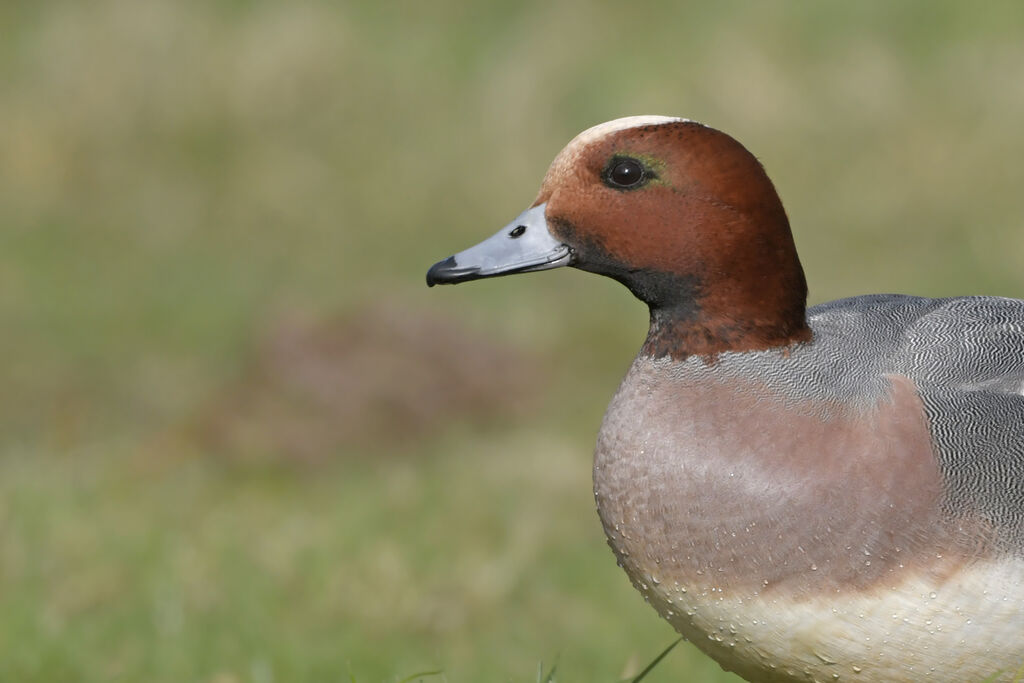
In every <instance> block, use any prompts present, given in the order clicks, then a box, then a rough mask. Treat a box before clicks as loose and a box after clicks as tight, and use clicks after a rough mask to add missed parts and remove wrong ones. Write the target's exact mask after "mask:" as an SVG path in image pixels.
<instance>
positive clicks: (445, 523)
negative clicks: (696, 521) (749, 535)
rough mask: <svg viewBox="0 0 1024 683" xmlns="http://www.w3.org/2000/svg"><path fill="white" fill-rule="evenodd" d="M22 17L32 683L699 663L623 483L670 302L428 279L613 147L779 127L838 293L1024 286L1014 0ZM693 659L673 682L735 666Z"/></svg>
mask: <svg viewBox="0 0 1024 683" xmlns="http://www.w3.org/2000/svg"><path fill="white" fill-rule="evenodd" d="M0 26H2V27H3V40H2V41H0V122H2V126H0V321H2V325H3V334H2V335H0V356H2V358H3V359H4V362H3V363H0V381H2V386H3V388H4V391H3V392H2V393H0V421H2V422H0V427H2V431H0V434H2V436H0V451H2V452H0V679H2V680H18V681H54V680H81V681H107V680H126V681H129V680H131V681H135V680H146V681H210V682H216V683H229V682H232V681H253V682H254V683H265V682H268V681H300V680H309V681H314V680H315V681H327V680H346V681H347V680H349V679H350V676H354V677H355V678H356V680H358V681H360V683H362V682H363V681H376V680H381V681H393V680H397V679H399V678H401V677H403V676H405V675H408V674H410V673H413V672H415V671H421V670H425V669H431V668H441V669H443V670H444V671H445V676H446V678H447V680H450V681H453V682H454V681H532V680H534V679H535V675H536V674H535V672H536V668H537V663H538V661H541V660H543V661H545V662H550V661H552V660H553V659H554V658H555V657H556V656H558V657H559V678H560V679H562V680H579V681H584V680H586V681H614V680H617V679H618V678H619V677H620V676H622V675H627V674H629V673H631V672H632V673H636V672H637V671H638V670H639V669H640V668H642V666H643V665H644V664H645V663H646V661H649V660H650V659H651V658H653V657H654V655H655V654H657V652H659V651H660V650H661V649H662V648H663V647H664V646H665V645H667V644H668V643H669V642H670V641H671V640H672V638H673V634H672V632H671V629H670V628H669V627H668V626H667V625H665V624H663V623H662V622H661V621H660V620H659V619H658V618H657V617H656V615H655V614H654V612H653V611H652V610H650V609H649V608H648V607H646V606H645V605H644V604H643V602H642V600H640V599H639V597H638V596H637V595H635V594H634V592H633V590H632V588H631V587H630V586H629V584H628V581H627V580H626V578H625V576H624V574H622V573H621V572H620V570H618V569H617V568H616V567H615V563H614V561H613V558H612V555H611V553H610V552H609V551H608V549H607V548H606V547H605V544H604V540H603V537H602V534H601V531H600V527H599V524H598V521H597V518H596V515H595V514H594V511H593V501H592V498H591V490H590V480H589V479H590V464H589V460H590V452H591V447H592V444H593V440H594V436H595V433H596V430H597V427H598V424H599V420H600V417H601V415H602V413H603V410H604V406H605V404H606V402H607V400H608V399H609V397H610V396H611V394H612V392H613V390H614V388H615V386H616V383H617V382H618V380H619V378H620V377H621V375H622V373H623V372H624V371H625V368H626V367H627V365H628V363H629V361H630V359H631V358H632V355H633V353H634V352H635V351H636V349H637V348H638V347H639V344H640V341H641V340H642V338H643V334H644V332H645V327H644V326H645V323H646V312H645V311H644V310H643V308H642V306H641V305H639V304H638V303H636V302H634V301H633V300H632V299H631V297H630V296H629V294H628V293H627V292H626V291H625V290H624V289H622V288H621V287H619V286H618V285H616V284H615V283H612V282H610V281H604V280H603V279H600V278H594V277H592V276H589V275H585V274H581V273H578V272H572V271H569V270H565V271H557V272H552V273H546V274H541V275H534V276H531V277H523V278H514V279H505V280H499V281H486V282H480V283H474V284H472V285H468V286H465V287H459V288H454V289H447V288H446V289H443V290H430V291H428V290H427V289H426V287H425V286H424V284H423V275H424V272H425V270H426V268H427V267H428V266H429V265H430V264H431V263H433V262H434V261H436V260H438V259H441V258H443V257H445V256H447V255H449V254H450V253H452V252H454V251H457V250H459V249H461V248H464V247H465V246H468V245H469V244H471V243H474V242H476V241H478V240H479V239H480V238H482V237H484V236H487V235H490V234H491V233H492V232H493V231H494V230H495V229H497V227H499V226H500V225H503V224H504V223H505V222H506V221H507V220H509V219H510V218H511V217H513V216H515V215H516V214H517V213H518V212H519V211H521V210H522V209H523V208H525V207H526V206H528V204H529V203H530V202H531V201H532V198H533V196H534V193H535V192H536V188H537V186H538V185H539V182H540V179H541V176H542V175H543V173H544V171H545V169H546V167H547V164H548V163H549V161H550V160H551V159H552V158H553V156H554V155H555V153H557V151H558V150H559V149H560V148H561V147H562V145H564V144H565V143H566V142H567V141H568V140H569V138H570V137H572V135H574V134H575V133H577V132H579V131H580V130H582V129H583V128H585V127H587V126H590V125H592V124H594V123H597V122H600V121H603V120H607V119H610V118H614V117H617V116H623V115H629V114H637V113H661V114H673V115H683V116H687V117H690V118H695V119H697V120H701V121H704V122H706V123H708V124H711V125H713V126H715V127H718V128H721V129H723V130H725V131H727V132H729V133H731V134H732V135H734V136H735V137H737V138H738V139H740V140H741V141H742V142H744V143H745V144H746V145H747V146H748V147H749V148H750V149H751V150H752V151H753V152H754V153H755V154H756V155H758V156H759V158H761V160H762V161H763V162H764V164H765V166H766V168H767V169H768V172H769V174H770V175H771V176H772V178H773V179H774V181H775V183H776V186H777V187H778V189H779V191H780V194H781V195H782V198H783V201H784V203H785V205H786V207H787V210H788V212H789V214H790V218H791V221H792V223H793V228H794V232H795V235H796V239H797V244H798V247H799V249H800V253H801V255H802V258H803V261H804V265H805V268H806V270H807V274H808V279H809V281H810V285H811V298H812V301H813V302H819V301H823V300H827V299H830V298H836V297H839V296H847V295H853V294H858V293H866V292H890V291H899V292H906V293H913V294H922V295H934V296H939V295H951V294H965V293H988V294H1001V295H1007V296H1017V297H1020V296H1024V269H1022V267H1021V266H1022V262H1024V259H1022V255H1024V230H1021V220H1022V216H1024V193H1022V192H1021V188H1022V187H1024V163H1022V161H1021V159H1022V158H1024V134H1022V132H1021V121H1022V120H1024V78H1022V74H1024V5H1021V4H1019V3H990V4H987V5H985V6H984V7H983V8H979V7H976V6H972V5H969V4H964V3H958V2H952V1H944V2H935V1H929V2H924V1H918V2H906V3H899V4H892V5H888V6H887V5H878V4H874V3H870V4H868V3H864V4H862V3H839V2H822V3H803V4H796V3H794V4H782V3H761V4H757V5H753V4H748V3H739V2H720V3H678V2H652V3H646V4H643V5H637V4H627V3H617V4H616V3H583V2H578V1H574V0H568V1H566V2H556V3H550V2H538V1H526V2H521V3H515V4H513V3H507V4H497V3H496V4H484V3H465V2H454V1H453V0H440V1H439V2H434V3H414V2H394V1H390V0H385V1H383V2H347V3H345V2H342V3H332V2H314V1H310V0H300V1H297V2H292V3H274V2H269V1H266V2H258V1H246V0H223V1H219V2H198V1H197V0H178V1H176V2H175V1H172V0H144V1H139V0H97V1H96V2H91V3H76V2H71V1H59V0H51V1H45V2H37V3H4V4H2V5H0ZM379 310H383V311H384V313H383V314H381V313H379ZM467 340H468V341H467ZM467 358H468V360H465V359H467ZM467 363H469V365H467ZM524 378H525V380H524ZM687 648H689V649H686V648H683V647H680V648H678V649H677V650H676V651H674V652H673V653H672V654H671V655H670V656H669V657H668V658H667V659H666V660H665V661H664V662H662V664H661V665H660V666H659V667H658V669H657V670H656V672H655V673H654V674H652V676H651V678H650V679H648V680H652V681H668V680H685V681H727V680H736V679H734V678H732V677H730V676H727V675H725V674H723V673H721V672H720V670H719V669H718V667H717V666H716V665H715V664H714V663H713V662H710V660H707V659H706V658H704V657H703V656H701V655H700V654H699V653H698V652H697V651H696V650H695V649H694V648H692V647H691V646H687Z"/></svg>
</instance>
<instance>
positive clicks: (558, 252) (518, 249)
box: [427, 203, 572, 287]
mask: <svg viewBox="0 0 1024 683" xmlns="http://www.w3.org/2000/svg"><path fill="white" fill-rule="evenodd" d="M546 206H547V204H546V203H545V204H538V205H537V206H535V207H533V208H532V209H527V210H526V211H524V212H522V213H521V214H519V216H518V217H517V218H516V219H515V220H514V221H512V222H511V223H509V224H508V225H506V226H505V227H504V228H502V229H501V230H499V231H498V232H497V233H495V234H494V235H492V236H491V237H488V238H487V239H485V240H484V241H483V242H481V243H480V244H478V245H476V246H474V247H470V248H469V249H466V250H465V251H460V252H459V253H457V254H455V255H454V256H449V257H448V258H446V259H445V260H444V261H440V262H438V263H435V264H434V265H433V266H431V268H430V270H428V271H427V286H429V287H433V286H434V285H454V284H458V283H460V282H468V281H470V280H480V279H481V278H485V277H497V276H499V275H512V274H513V273H529V272H532V271H535V270H548V269H549V268H558V267H559V266H567V265H569V263H570V262H571V261H572V250H571V249H570V248H569V247H568V246H567V245H566V244H563V243H562V242H561V241H560V240H558V239H555V237H553V236H552V235H551V231H550V230H548V221H547V218H545V216H544V209H545V207H546Z"/></svg>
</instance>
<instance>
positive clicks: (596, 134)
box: [544, 115, 703, 182]
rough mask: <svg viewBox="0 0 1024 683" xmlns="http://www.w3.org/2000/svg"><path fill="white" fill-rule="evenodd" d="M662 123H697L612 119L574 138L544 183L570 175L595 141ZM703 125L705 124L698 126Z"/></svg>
mask: <svg viewBox="0 0 1024 683" xmlns="http://www.w3.org/2000/svg"><path fill="white" fill-rule="evenodd" d="M662 123H697V122H696V121H691V120H690V119H683V118H679V117H677V116H653V115H647V116H626V117H624V118H621V119H612V120H611V121H605V122H604V123H599V124H597V125H596V126H592V127H590V128H587V129H586V130H585V131H583V132H582V133H580V134H579V135H577V136H576V137H574V138H573V139H572V140H571V141H569V144H568V145H566V146H565V149H563V150H562V151H561V152H560V153H559V155H558V156H557V157H555V160H554V161H552V162H551V168H549V169H548V172H547V175H546V176H545V178H544V181H545V182H547V180H548V179H549V178H553V177H555V176H559V175H562V174H563V173H568V172H569V171H570V169H571V168H572V167H573V166H574V165H575V163H576V161H577V159H578V158H579V155H580V152H582V151H583V149H584V148H585V147H586V146H587V145H589V144H590V143H592V142H594V141H595V140H600V139H601V138H603V137H605V136H607V135H610V134H612V133H617V132H619V131H622V130H628V129H630V128H639V127H640V126H656V125H659V124H662ZM698 125H703V124H698Z"/></svg>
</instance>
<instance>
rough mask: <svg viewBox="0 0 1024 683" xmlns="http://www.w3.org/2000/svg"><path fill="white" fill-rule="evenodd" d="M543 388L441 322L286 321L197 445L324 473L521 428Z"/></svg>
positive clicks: (394, 312) (414, 314)
mask: <svg viewBox="0 0 1024 683" xmlns="http://www.w3.org/2000/svg"><path fill="white" fill-rule="evenodd" d="M541 376H542V373H541V372H540V371H539V370H538V369H537V362H536V359H533V358H530V357H528V356H527V355H526V354H525V353H524V352H523V351H522V350H519V349H516V348H514V347H512V346H511V345H509V344H505V343H501V342H498V341H496V340H494V339H493V338H490V337H487V336H485V335H482V334H480V333H477V332H474V331H472V330H469V329H467V328H466V326H465V325H464V324H462V323H460V322H458V321H457V320H453V319H450V318H446V317H443V316H441V315H439V314H436V313H432V312H424V311H417V310H411V309H410V308H409V307H403V306H401V305H397V304H387V303H385V304H381V303H379V302H378V303H376V304H375V305H373V306H367V307H365V308H362V309H359V310H355V311H353V312H350V313H348V314H346V315H342V316H338V317H334V318H331V319H316V318H314V317H312V316H309V315H303V314H299V313H295V312H289V313H287V314H284V315H280V316H277V317H276V318H275V319H273V320H272V321H271V323H270V324H269V325H267V326H266V327H265V329H263V330H262V331H261V332H260V333H259V334H258V335H257V337H256V342H255V348H254V350H253V353H252V358H251V360H250V361H249V363H248V365H247V367H246V368H245V370H244V372H243V374H242V376H241V378H240V379H239V380H238V381H237V382H235V383H234V384H233V385H231V386H229V387H227V388H225V389H224V391H223V392H222V394H221V395H220V396H218V397H216V398H215V399H214V400H213V401H212V403H211V405H210V406H209V407H208V408H207V409H206V410H205V411H203V414H202V415H201V416H200V417H199V419H198V420H197V422H196V425H195V426H196V429H195V431H194V434H195V435H196V436H197V437H198V439H199V440H200V442H201V443H202V444H203V445H204V446H206V447H209V448H213V449H214V450H217V451H219V452H221V453H223V454H225V455H227V456H228V457H233V458H241V459H250V458H256V459H262V458H268V457H271V458H273V457H285V458H288V459H297V460H302V461H308V462H317V461H320V460H323V459H326V458H329V457H332V456H335V455H337V454H339V453H341V452H343V451H349V450H352V449H357V450H360V451H365V450H369V449H372V450H380V449H393V448H396V447H398V446H401V445H403V444H408V443H410V442H411V441H412V440H414V439H417V438H420V437H425V436H428V435H430V434H434V433H436V432H437V431H439V430H440V429H441V428H443V427H444V426H446V425H449V424H451V423H452V422H454V421H458V420H466V421H476V422H479V421H493V420H497V419H499V418H505V417H508V416H512V417H513V418H515V417H520V416H521V415H522V413H523V412H524V411H525V409H526V407H527V406H528V405H529V403H530V399H531V398H532V397H535V396H537V395H538V394H539V392H540V391H541V390H542V388H541V386H540V377H541Z"/></svg>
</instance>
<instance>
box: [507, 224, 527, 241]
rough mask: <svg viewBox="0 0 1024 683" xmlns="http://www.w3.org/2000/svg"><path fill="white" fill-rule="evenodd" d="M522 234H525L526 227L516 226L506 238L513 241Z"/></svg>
mask: <svg viewBox="0 0 1024 683" xmlns="http://www.w3.org/2000/svg"><path fill="white" fill-rule="evenodd" d="M524 232H526V226H525V225H517V226H516V227H514V228H512V229H511V230H510V231H509V233H508V236H509V237H511V238H512V239H515V238H517V237H520V236H522V234H523V233H524Z"/></svg>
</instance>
